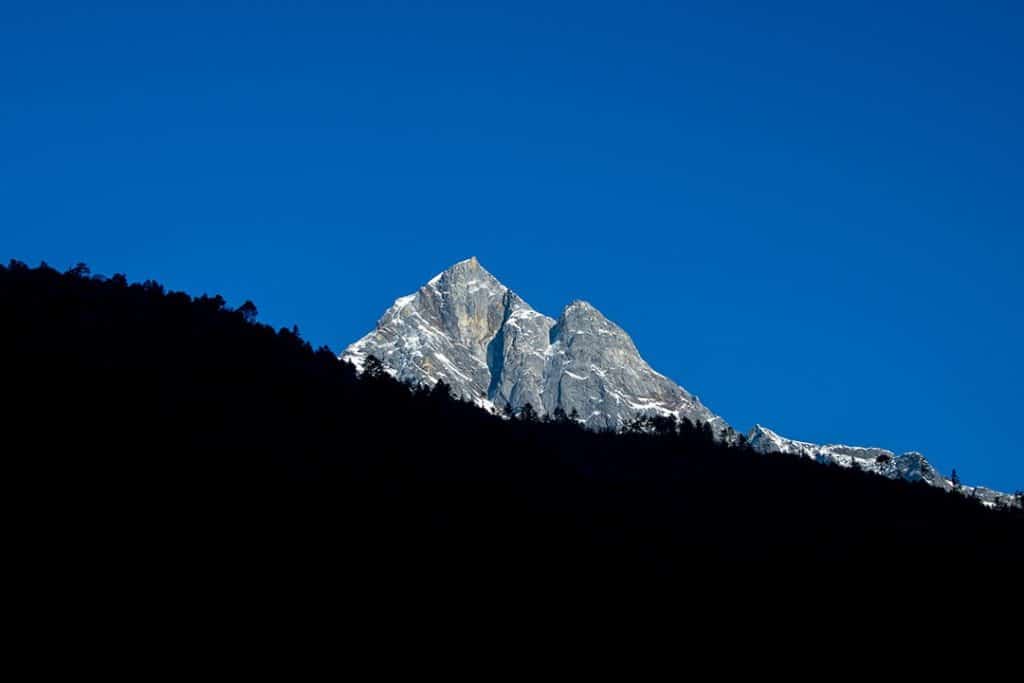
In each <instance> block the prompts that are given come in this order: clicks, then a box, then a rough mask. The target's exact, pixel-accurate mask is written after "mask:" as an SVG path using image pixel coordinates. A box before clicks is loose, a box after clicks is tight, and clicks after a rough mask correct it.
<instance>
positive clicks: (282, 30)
mask: <svg viewBox="0 0 1024 683" xmlns="http://www.w3.org/2000/svg"><path fill="white" fill-rule="evenodd" d="M134 4H135V3H132V4H127V3H126V4H122V3H106V2H105V3H86V2H80V1H75V2H45V0H43V1H34V2H18V1H15V2H10V1H8V2H4V3H2V5H0V65H2V66H0V78H2V80H0V85H2V88H0V259H3V260H7V259H8V258H18V259H22V260H25V261H28V262H31V263H36V262H38V261H39V260H41V259H45V260H46V261H48V262H49V263H51V264H52V265H55V266H57V267H61V268H64V267H67V266H69V265H70V264H72V263H73V262H75V261H79V260H82V261H86V262H88V263H89V264H90V265H91V266H92V267H93V269H94V270H95V271H98V272H103V273H107V274H110V273H113V272H124V273H126V274H127V275H128V276H129V277H130V278H132V279H144V278H156V279H159V280H161V281H164V282H165V283H166V284H167V285H168V286H170V287H172V288H175V289H184V290H186V291H189V292H191V293H194V294H198V293H202V292H209V293H214V292H220V293H223V294H224V295H225V296H226V297H227V299H228V300H229V302H231V303H232V304H238V303H241V302H242V301H243V300H244V299H246V298H251V299H253V300H254V301H255V302H256V303H257V305H258V306H259V308H260V311H261V313H262V316H261V317H262V318H263V319H264V320H265V321H267V322H270V323H272V324H274V325H291V324H292V323H297V324H298V325H299V327H300V329H301V330H302V332H303V334H304V335H305V336H306V337H307V338H309V339H310V340H311V341H312V342H313V343H314V344H317V345H319V344H328V345H330V346H331V347H332V348H334V349H336V350H337V349H340V348H341V347H343V346H344V345H345V344H346V343H348V342H349V341H351V340H354V339H355V338H357V337H359V336H361V335H362V334H363V333H364V332H366V331H367V330H368V329H369V328H370V327H371V326H372V325H373V323H374V321H375V320H376V318H377V316H378V315H379V314H380V313H381V312H382V311H383V310H384V308H385V307H386V306H388V305H389V304H390V303H391V301H392V300H393V299H394V298H395V297H397V296H399V295H402V294H405V293H408V292H411V291H413V290H414V289H415V288H416V287H417V286H418V285H420V284H422V283H423V282H424V281H425V280H426V279H427V278H429V277H430V276H431V275H433V274H434V273H435V272H437V271H439V270H441V269H443V268H444V267H446V266H447V265H449V264H450V263H452V262H455V261H457V260H460V259H463V258H466V257H468V256H470V255H476V256H478V257H479V258H480V260H481V262H482V263H483V264H484V266H485V267H487V268H488V269H489V270H491V272H493V273H494V274H495V275H496V276H498V277H499V278H500V279H502V280H503V281H504V282H505V283H506V284H508V285H509V286H511V287H512V288H513V289H515V290H517V291H518V292H519V293H520V294H521V295H522V296H523V297H524V298H525V299H526V300H527V301H528V302H530V303H531V304H532V305H533V306H534V307H535V308H538V309H539V310H541V311H544V312H546V313H548V314H550V315H557V314H558V312H559V311H560V309H561V307H562V305H563V304H565V303H567V302H568V301H569V300H571V299H573V298H585V299H587V300H589V301H591V302H592V303H594V304H595V305H596V306H597V307H598V308H600V309H601V310H603V311H604V312H605V313H606V314H607V315H608V316H609V317H610V318H612V319H613V320H615V321H617V322H618V323H620V324H621V325H622V326H623V327H625V328H626V329H627V330H628V331H629V332H630V333H631V334H632V335H633V336H634V338H635V339H636V341H637V344H638V346H639V347H640V349H641V351H642V352H643V353H644V355H645V357H646V358H647V359H648V360H649V361H650V362H651V363H652V365H654V366H655V367H656V368H658V369H659V370H661V371H662V372H664V373H665V374H667V375H669V376H671V377H672V378H674V379H676V380H677V381H679V382H680V383H682V384H683V385H684V386H686V387H687V388H689V389H690V390H692V391H694V392H696V393H698V394H699V395H700V396H701V398H702V399H703V400H704V401H705V402H706V403H707V404H708V405H709V406H710V407H711V408H712V409H714V410H715V411H717V412H718V413H720V414H721V415H723V416H724V417H725V418H726V419H727V420H729V421H730V422H731V423H732V424H733V425H735V426H736V427H737V428H740V429H744V430H745V429H747V428H749V427H750V426H751V425H752V424H753V423H754V422H761V423H763V424H765V425H767V426H770V427H772V428H774V429H776V430H777V431H779V432H780V433H782V434H785V435H789V436H792V437H796V438H802V439H806V440H814V441H822V442H836V441H840V442H847V443H856V444H864V445H881V446H885V447H888V448H892V449H895V450H910V449H916V450H920V451H922V452H924V453H925V454H926V455H927V456H928V457H929V458H930V459H931V460H932V461H933V462H934V463H935V464H936V465H937V466H938V467H940V468H941V469H942V470H944V471H945V472H947V473H948V471H949V470H950V469H951V468H952V467H956V468H957V469H958V470H959V472H960V473H961V475H962V477H963V478H964V480H965V481H967V482H971V483H985V484H988V485H992V486H997V487H1001V488H1004V489H1014V488H1019V487H1024V446H1022V440H1021V438H1020V434H1021V432H1022V429H1021V414H1022V410H1024V398H1022V396H1024V394H1022V389H1021V388H1022V386H1024V361H1022V359H1021V348H1024V323H1022V320H1021V309H1022V307H1021V299H1022V294H1024V274H1022V272H1021V271H1022V269H1021V264H1022V263H1024V253H1022V252H1024V234H1022V233H1024V125H1022V121H1024V82H1022V81H1024V78H1022V65H1024V14H1022V13H1024V5H1022V4H1021V3H1019V2H1006V3H998V2H986V3H977V2H969V1H964V2H958V3H948V2H935V1H933V2H921V3H900V2H878V3H875V2H850V3H823V2H807V3H787V2H777V3H763V2H756V3H755V2H751V3H735V2H707V3H684V2H638V1H636V0H633V1H630V2H619V3H601V2H578V3H576V2H555V1H548V2H538V3H529V2H524V1H522V0H520V1H516V2H507V3H504V4H503V5H497V4H492V5H489V6H488V7H486V8H483V7H481V6H470V5H464V6H463V5H459V4H457V3H443V4H444V8H437V7H430V6H431V5H435V4H436V3H428V2H416V3H413V2H408V3H403V2H362V3H343V2H312V1H308V2H293V3H288V2H283V1H278V2H235V3H219V2H215V1H213V0H207V1H204V2H201V3H199V2H195V3H193V2H187V1H178V2H174V3H146V4H147V5H148V6H147V7H146V8H144V9H140V8H139V7H137V6H132V5H134ZM158 5H162V6H158Z"/></svg>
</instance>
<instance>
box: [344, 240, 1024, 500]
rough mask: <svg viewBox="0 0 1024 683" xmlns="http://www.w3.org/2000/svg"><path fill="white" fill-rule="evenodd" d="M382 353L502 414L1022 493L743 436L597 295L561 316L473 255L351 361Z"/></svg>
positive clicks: (403, 368)
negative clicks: (695, 432) (635, 430)
mask: <svg viewBox="0 0 1024 683" xmlns="http://www.w3.org/2000/svg"><path fill="white" fill-rule="evenodd" d="M370 355H373V356H375V357H377V358H378V359H379V360H380V361H381V363H382V365H383V367H384V369H385V371H386V372H388V374H390V375H391V376H392V377H394V378H395V379H397V380H399V381H402V382H404V383H406V384H412V385H426V386H433V385H434V384H436V383H437V382H438V381H444V382H445V383H446V384H448V385H449V386H450V387H451V389H452V391H453V393H454V394H455V395H456V396H457V397H459V398H462V399H463V400H468V401H470V402H472V403H474V404H476V405H477V406H479V407H481V408H483V409H485V410H488V411H489V412H492V413H495V414H501V413H514V414H518V413H520V412H522V411H523V410H524V409H525V408H526V406H527V405H529V406H530V407H531V408H533V410H534V411H535V412H536V413H537V414H538V415H540V416H552V415H556V414H558V413H561V414H563V415H565V416H571V417H572V418H573V419H576V420H577V421H578V422H580V423H582V424H583V425H585V426H586V427H588V428H591V429H599V430H612V431H617V430H621V429H623V428H625V427H627V426H628V425H629V424H630V423H631V422H632V421H633V420H634V419H636V418H643V417H672V418H675V419H677V420H683V419H687V420H690V421H691V422H693V423H694V424H698V425H699V424H706V425H708V426H709V427H710V428H711V430H712V433H713V435H714V436H715V437H716V438H717V439H719V440H722V441H725V442H729V443H736V442H738V441H740V440H741V439H745V440H746V441H747V442H748V443H749V445H750V446H751V448H753V449H754V450H755V451H757V452H759V453H764V454H768V453H783V454H790V455H798V456H801V457H806V458H809V459H811V460H814V461H815V462H819V463H823V464H832V465H836V466H839V467H845V468H850V467H856V468H858V469H861V470H864V471H868V472H871V473H874V474H877V475H879V476H884V477H887V478H890V479H904V480H907V481H920V482H923V483H925V484H928V485H929V486H933V487H936V488H940V489H942V490H947V491H948V490H953V489H956V490H957V491H959V492H960V493H963V494H965V495H970V496H974V497H977V498H979V499H981V500H982V502H983V503H985V504H986V505H989V506H993V505H997V504H1003V503H1007V502H1012V500H1013V498H1012V496H1010V495H1009V494H1006V493H1002V492H999V491H994V490H992V489H988V488H986V487H982V486H962V485H961V486H956V485H954V484H953V482H952V481H951V480H949V479H947V478H946V477H944V476H943V475H942V474H940V473H939V472H938V470H936V469H935V468H934V467H933V466H932V465H931V463H930V462H928V460H927V459H926V458H925V457H924V456H923V455H922V454H920V453H917V452H907V453H903V454H899V455H897V454H896V453H894V452H893V451H889V450H887V449H884V448H874V447H861V446H846V445H842V444H814V443H810V442H805V441H797V440H795V439H789V438H787V437H783V436H781V435H779V434H777V433H776V432H774V431H772V430H770V429H768V428H767V427H763V426H762V425H760V424H756V425H755V426H754V427H753V428H752V429H751V430H750V432H748V433H747V434H746V435H745V436H741V435H740V434H739V433H738V432H737V431H735V430H734V429H733V428H732V427H731V426H730V425H729V424H728V423H727V422H726V421H725V420H724V419H723V418H721V417H720V416H718V415H716V414H715V413H713V412H712V411H711V410H710V409H708V408H707V407H706V406H704V405H703V404H702V403H701V402H700V400H699V399H698V398H697V396H696V395H694V394H692V393H690V392H689V391H687V390H686V389H685V388H683V387H682V386H681V385H679V384H677V383H675V382H674V381H673V380H671V379H669V378H668V377H666V376H664V375H662V374H661V373H659V372H657V371H656V370H654V368H652V367H651V366H650V365H649V364H648V363H647V362H646V361H645V360H644V359H643V357H642V356H641V355H640V352H639V349H637V347H636V344H635V343H634V342H633V340H632V338H631V337H630V336H629V334H627V333H626V331H625V330H623V329H622V328H621V327H619V326H618V325H617V324H615V323H614V322H612V321H611V320H609V319H608V318H607V317H606V316H605V315H604V314H603V313H601V311H600V310H598V309H597V308H596V307H595V306H594V305H593V304H591V303H590V302H589V301H586V300H584V299H574V300H572V301H571V302H570V303H569V304H567V305H566V306H565V307H564V308H563V309H562V311H561V313H560V314H559V316H558V318H557V319H556V318H551V317H549V316H547V315H544V314H542V313H540V312H538V311H536V310H534V309H533V308H532V307H531V306H530V305H529V304H527V303H526V301H525V300H523V299H522V297H520V296H519V295H518V294H516V293H515V292H514V291H513V290H512V289H510V288H509V287H507V286H505V285H504V284H502V283H501V282H500V281H499V280H498V279H497V278H496V277H494V275H492V274H491V273H490V272H488V271H487V270H486V269H485V268H484V267H483V266H482V265H481V264H480V261H479V260H478V259H477V258H476V257H475V256H472V257H470V258H468V259H465V260H462V261H459V262H457V263H455V264H454V265H452V266H450V267H449V268H447V269H445V270H443V271H441V272H440V273H438V274H437V275H435V276H434V277H432V278H431V279H430V280H428V281H427V283H426V284H425V285H423V286H422V287H420V288H419V289H418V290H417V291H416V292H414V293H412V294H408V295H405V296H402V297H399V298H398V299H396V300H395V302H394V303H393V304H392V305H391V306H390V307H389V308H388V309H387V310H386V311H385V313H384V315H382V316H381V318H380V319H379V320H378V322H377V324H376V326H375V328H374V329H373V330H371V331H370V332H369V333H367V334H366V335H364V336H363V337H362V338H360V339H359V340H358V341H356V342H354V343H353V344H351V345H349V346H348V347H347V348H346V349H345V350H344V351H343V352H342V353H341V354H340V355H339V358H340V359H341V360H344V361H347V362H350V363H352V364H353V365H355V367H356V368H357V369H358V370H360V371H361V370H362V369H363V366H364V363H365V361H366V358H367V357H368V356H370Z"/></svg>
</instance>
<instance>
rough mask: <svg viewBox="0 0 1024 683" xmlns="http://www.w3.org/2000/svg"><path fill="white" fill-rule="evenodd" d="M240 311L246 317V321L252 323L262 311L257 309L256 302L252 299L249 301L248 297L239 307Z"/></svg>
mask: <svg viewBox="0 0 1024 683" xmlns="http://www.w3.org/2000/svg"><path fill="white" fill-rule="evenodd" d="M238 312H239V313H241V314H242V317H243V318H245V321H246V322H250V323H251V322H255V321H256V316H258V315H259V314H260V312H259V311H258V310H257V309H256V304H254V303H253V302H252V301H249V300H248V299H246V300H245V303H244V304H242V305H241V306H239V307H238Z"/></svg>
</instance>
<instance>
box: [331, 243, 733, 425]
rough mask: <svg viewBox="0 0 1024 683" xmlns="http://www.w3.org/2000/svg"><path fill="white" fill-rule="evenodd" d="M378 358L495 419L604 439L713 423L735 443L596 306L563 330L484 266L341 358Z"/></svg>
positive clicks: (468, 267)
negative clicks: (616, 432)
mask: <svg viewBox="0 0 1024 683" xmlns="http://www.w3.org/2000/svg"><path fill="white" fill-rule="evenodd" d="M369 355H374V356H376V357H377V358H379V359H380V360H381V361H382V363H383V364H384V367H385V368H386V369H387V370H388V372H390V373H391V374H392V375H394V376H395V377H396V378H397V379H399V380H401V381H403V382H408V383H410V384H426V385H431V386H432V385H433V384H435V383H436V382H437V381H438V380H443V381H444V382H445V383H447V384H449V385H450V386H451V387H452V389H453V391H454V392H455V393H456V394H457V395H459V396H461V397H463V398H467V399H469V400H473V401H475V402H476V403H478V404H479V405H482V406H484V407H487V408H489V409H491V410H496V411H499V410H502V409H504V408H505V406H510V407H511V408H512V410H514V411H517V412H518V411H519V410H521V409H522V408H523V406H525V405H526V404H530V405H531V406H532V407H533V408H534V409H535V410H536V411H537V412H538V413H539V414H541V415H548V414H551V413H553V412H555V411H556V410H557V409H561V410H564V411H565V412H566V414H567V415H571V414H573V412H575V413H576V414H577V415H578V416H579V419H580V420H581V421H583V422H584V423H585V424H586V425H587V426H588V427H592V428H601V429H617V428H620V427H621V426H623V425H624V424H625V423H627V422H628V421H629V420H631V419H632V418H634V417H636V416H640V415H675V416H676V417H678V418H683V417H686V418H689V419H690V420H692V421H694V422H709V423H711V424H712V426H713V428H714V429H715V432H716V433H717V434H722V435H724V436H725V437H726V438H732V436H733V435H734V434H735V433H734V432H733V431H732V429H731V428H730V427H729V426H728V425H727V424H726V423H725V421H724V420H722V419H721V418H720V417H717V416H716V415H714V414H713V413H712V412H711V411H710V410H708V409H707V408H705V407H704V406H703V405H702V404H701V403H700V401H699V400H698V399H697V397H695V396H693V395H692V394H690V393H689V392H687V391H686V390H685V389H683V388H682V387H680V386H679V385H677V384H675V383H674V382H672V381H671V380H669V379H668V378H666V377H664V376H663V375H660V374H658V373H657V372H655V371H654V370H653V369H651V367H650V366H649V365H648V364H647V363H646V362H645V361H644V360H643V358H642V357H641V356H640V353H639V351H638V350H637V348H636V346H635V345H634V344H633V340H632V339H630V338H629V335H628V334H626V332H625V331H623V330H622V328H620V327H619V326H618V325H616V324H614V323H613V322H611V321H610V320H608V319H607V318H605V317H604V316H603V315H601V313H600V312H599V311H598V310H597V309H595V308H594V307H593V306H591V305H590V304H587V303H586V302H582V301H577V302H574V303H573V304H571V305H569V306H568V307H566V309H565V310H564V311H563V312H562V315H561V316H560V317H559V319H558V320H557V321H555V320H553V319H552V318H549V317H548V316H545V315H542V314H541V313H538V312H537V311H535V310H533V309H532V308H530V306H529V305H527V303H526V302H525V301H523V300H522V299H521V298H520V297H519V296H518V295H516V294H515V293H514V292H512V291H511V290H509V289H508V288H507V287H505V286H504V285H502V284H501V283H500V282H498V280H496V279H495V278H494V276H492V275H491V274H490V273H488V272H487V271H486V270H484V268H483V267H482V266H481V265H480V263H479V262H478V261H477V260H476V259H475V258H471V259H469V260H466V261H462V262H460V263H457V264H455V265H454V266H452V267H451V268H449V269H448V270H446V271H444V272H443V273H441V274H440V275H438V276H437V277H435V278H433V279H432V280H430V282H428V283H427V284H426V285H424V286H423V287H421V288H420V289H419V291H417V292H416V293H415V294H412V295H409V296H405V297H402V298H400V299H398V300H397V301H395V303H394V305H393V306H391V308H389V309H388V310H387V312H385V313H384V315H383V316H382V317H381V319H380V320H379V321H378V323H377V327H376V329H374V330H373V331H372V332H370V333H369V334H368V335H366V336H365V337H363V338H362V339H360V340H359V341H357V342H356V343H354V344H352V345H351V346H350V347H348V348H347V349H346V350H345V351H344V353H342V355H341V358H342V359H344V360H347V361H349V362H352V363H354V364H355V365H356V366H357V367H361V366H362V364H363V362H364V361H365V359H366V357H367V356H369Z"/></svg>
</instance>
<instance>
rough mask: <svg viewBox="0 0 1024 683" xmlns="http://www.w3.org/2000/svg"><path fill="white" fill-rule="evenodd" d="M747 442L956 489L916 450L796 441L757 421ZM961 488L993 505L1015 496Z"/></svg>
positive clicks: (770, 450) (757, 447)
mask: <svg viewBox="0 0 1024 683" xmlns="http://www.w3.org/2000/svg"><path fill="white" fill-rule="evenodd" d="M747 443H748V444H749V445H750V447H751V448H753V449H754V450H755V451H758V452H759V453H785V454H790V455H799V456H802V457H805V458H810V459H811V460H814V461H815V462H820V463H824V464H834V465H839V466H840V467H858V468H860V469H861V470H864V471H865V472H872V473H874V474H877V475H880V476H883V477H887V478H889V479H904V480H906V481H919V482H922V483H925V484H928V485H929V486H934V487H936V488H940V489H943V490H945V491H950V490H953V489H954V485H953V482H952V481H950V480H949V479H947V478H946V477H944V476H942V475H941V474H940V473H939V471H938V470H936V469H935V468H934V467H933V466H932V464H931V463H930V462H928V460H927V459H926V458H925V457H924V456H923V455H921V454H920V453H917V452H914V451H910V452H907V453H901V454H899V455H897V454H896V453H894V452H892V451H889V450H886V449H884V448H864V447H862V446H844V445H841V444H824V445H822V444H814V443H808V442H806V441H796V440H794V439H787V438H786V437H784V436H780V435H779V434H776V433H775V432H773V431H772V430H770V429H768V428H766V427H762V426H761V425H754V428H753V429H751V430H750V432H749V433H748V434H747ZM957 490H958V491H959V492H960V493H962V494H964V495H966V496H974V497H977V498H978V499H980V500H981V501H982V502H983V503H985V504H986V505H989V506H993V505H997V504H998V505H1011V504H1013V496H1011V495H1010V494H1007V493H1002V492H1000V491H993V490H992V489H988V488H985V487H983V486H965V485H960V486H959V488H957Z"/></svg>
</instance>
